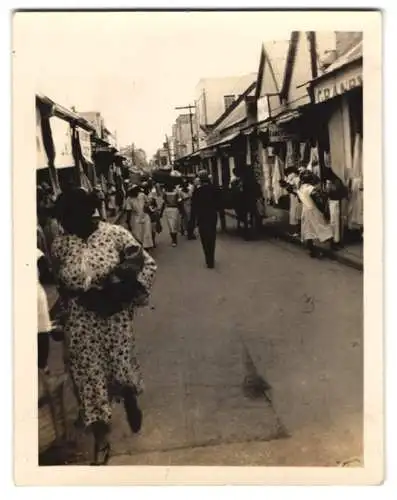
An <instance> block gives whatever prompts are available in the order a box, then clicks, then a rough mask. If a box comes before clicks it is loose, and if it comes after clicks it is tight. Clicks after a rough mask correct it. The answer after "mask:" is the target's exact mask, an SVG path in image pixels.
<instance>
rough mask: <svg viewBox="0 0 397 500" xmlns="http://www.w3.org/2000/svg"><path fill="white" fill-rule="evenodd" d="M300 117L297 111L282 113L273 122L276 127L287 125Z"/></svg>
mask: <svg viewBox="0 0 397 500" xmlns="http://www.w3.org/2000/svg"><path fill="white" fill-rule="evenodd" d="M300 116H301V113H300V112H299V111H297V110H295V111H286V112H284V113H281V115H279V116H277V117H276V119H275V122H276V123H277V124H278V125H281V124H282V123H288V122H290V121H292V120H296V119H297V118H299V117H300Z"/></svg>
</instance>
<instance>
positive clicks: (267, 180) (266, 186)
mask: <svg viewBox="0 0 397 500" xmlns="http://www.w3.org/2000/svg"><path fill="white" fill-rule="evenodd" d="M262 156H263V192H264V195H265V200H266V203H268V204H269V203H270V202H271V201H272V200H273V191H272V166H271V163H270V158H269V153H268V149H266V148H263V151H262Z"/></svg>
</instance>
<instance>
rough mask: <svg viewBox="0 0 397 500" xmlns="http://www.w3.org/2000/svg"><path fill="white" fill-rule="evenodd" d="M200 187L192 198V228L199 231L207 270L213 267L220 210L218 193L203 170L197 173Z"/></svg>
mask: <svg viewBox="0 0 397 500" xmlns="http://www.w3.org/2000/svg"><path fill="white" fill-rule="evenodd" d="M199 179H200V186H199V187H198V188H197V189H195V190H194V192H193V196H192V221H193V227H195V226H196V225H197V226H198V229H199V234H200V240H201V245H202V247H203V251H204V255H205V262H206V264H207V267H208V269H213V268H214V267H215V242H216V226H217V221H218V211H219V208H220V202H221V200H220V195H219V191H218V190H217V189H216V188H215V186H214V185H213V184H212V183H211V181H210V178H209V175H208V173H207V172H206V171H205V170H202V171H200V172H199Z"/></svg>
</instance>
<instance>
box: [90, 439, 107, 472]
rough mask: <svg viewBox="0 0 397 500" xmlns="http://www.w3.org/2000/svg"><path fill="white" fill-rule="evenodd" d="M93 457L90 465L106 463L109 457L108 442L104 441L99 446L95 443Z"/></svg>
mask: <svg viewBox="0 0 397 500" xmlns="http://www.w3.org/2000/svg"><path fill="white" fill-rule="evenodd" d="M94 453H95V459H94V461H93V462H92V464H91V465H97V466H98V465H107V463H108V462H109V457H110V444H109V443H105V444H103V445H102V446H101V447H99V446H97V445H95V452H94Z"/></svg>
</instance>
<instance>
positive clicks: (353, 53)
mask: <svg viewBox="0 0 397 500" xmlns="http://www.w3.org/2000/svg"><path fill="white" fill-rule="evenodd" d="M362 57H363V42H362V41H361V42H359V43H358V44H357V45H355V46H354V47H353V48H352V49H350V50H349V51H348V52H346V54H344V55H343V56H342V57H339V58H338V59H337V60H336V61H335V62H334V63H332V64H331V65H330V66H328V68H327V69H326V70H325V71H324V73H323V74H322V75H321V76H325V75H328V74H330V73H332V72H333V71H336V70H338V69H340V68H342V67H343V66H345V65H346V64H350V63H352V62H354V61H358V59H360V58H362Z"/></svg>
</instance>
